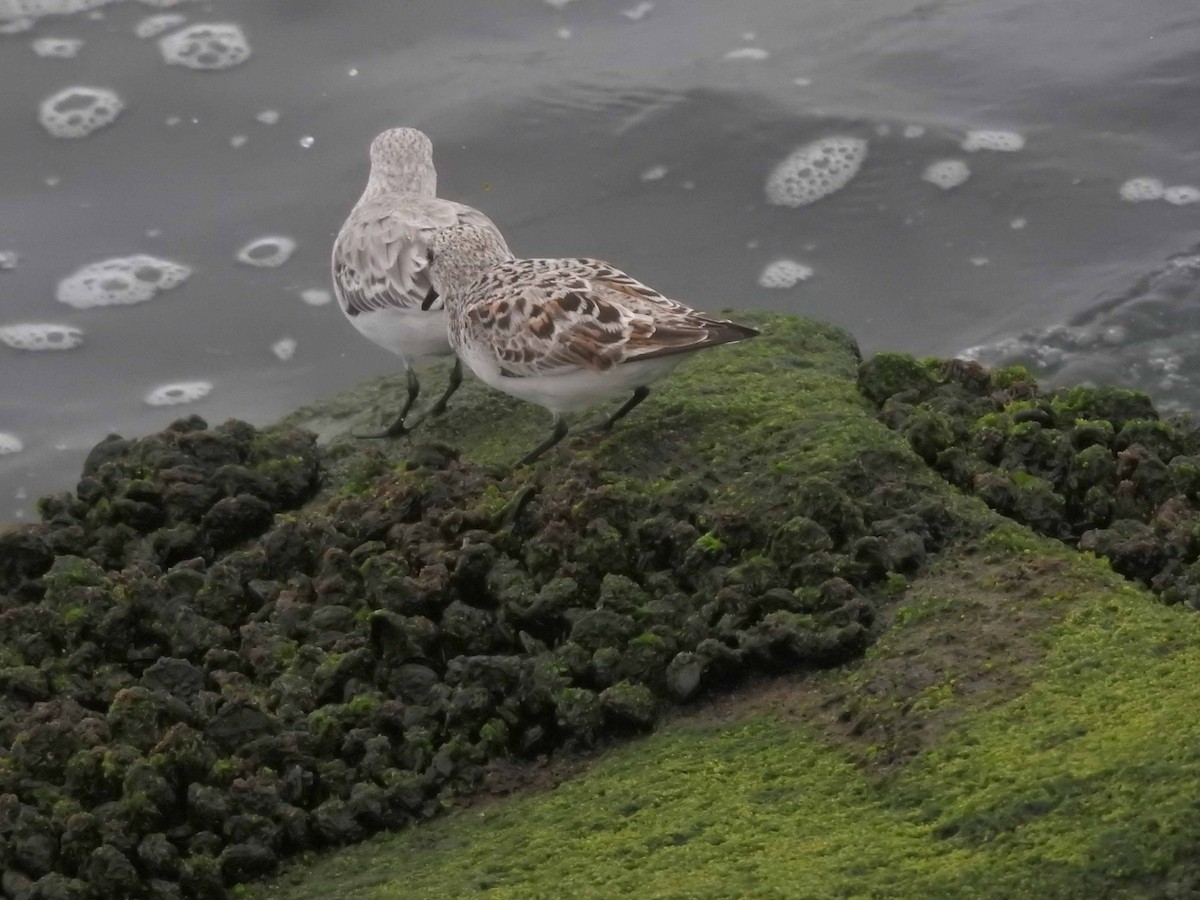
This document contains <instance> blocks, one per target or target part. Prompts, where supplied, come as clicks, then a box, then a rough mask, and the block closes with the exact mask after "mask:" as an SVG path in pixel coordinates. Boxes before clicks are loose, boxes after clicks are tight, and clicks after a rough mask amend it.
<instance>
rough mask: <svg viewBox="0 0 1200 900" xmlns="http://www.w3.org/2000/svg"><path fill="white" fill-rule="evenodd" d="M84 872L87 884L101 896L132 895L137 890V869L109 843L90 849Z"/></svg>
mask: <svg viewBox="0 0 1200 900" xmlns="http://www.w3.org/2000/svg"><path fill="white" fill-rule="evenodd" d="M85 874H86V878H87V883H88V886H89V887H90V888H91V890H92V891H93V892H95V893H97V894H98V895H99V896H101V897H132V896H134V895H135V893H136V892H137V890H138V884H139V878H138V873H137V869H135V868H134V866H133V863H131V862H130V861H129V860H128V859H127V858H126V856H125V854H123V853H121V851H120V850H118V849H117V848H116V847H113V846H112V845H110V844H105V845H103V846H100V847H97V848H96V849H95V850H94V851H92V855H91V857H90V858H89V859H88V863H87V868H86V869H85Z"/></svg>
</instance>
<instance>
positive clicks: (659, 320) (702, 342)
mask: <svg viewBox="0 0 1200 900" xmlns="http://www.w3.org/2000/svg"><path fill="white" fill-rule="evenodd" d="M472 293H473V294H474V295H475V296H476V297H479V298H481V299H480V302H477V303H473V304H471V306H470V309H469V311H468V312H467V326H468V328H469V329H471V330H472V331H473V332H475V334H476V335H479V336H480V337H483V336H484V335H486V339H487V341H488V342H489V343H491V344H492V346H493V347H494V348H495V351H496V355H497V359H498V361H499V363H500V368H501V371H502V372H503V373H504V374H506V375H509V376H513V377H524V376H531V375H554V374H562V373H566V372H569V371H573V370H576V369H580V368H585V369H592V370H598V371H603V370H606V369H610V368H612V367H613V366H614V365H619V364H621V363H625V362H631V361H634V360H641V359H653V358H655V357H660V356H667V355H671V354H676V353H685V352H688V351H690V350H695V349H698V348H700V347H703V346H707V345H709V344H716V343H727V342H729V341H732V340H738V339H740V338H743V337H748V336H750V335H752V334H754V333H755V332H754V331H753V329H748V328H742V327H741V326H733V325H731V323H728V322H722V321H718V320H715V319H712V318H709V317H708V316H705V315H704V314H703V313H698V312H696V311H695V310H693V309H691V308H689V307H687V306H684V305H683V304H682V303H679V302H677V301H675V300H671V299H670V298H668V297H664V296H663V295H662V294H660V293H658V292H657V291H655V290H653V289H652V288H649V287H647V286H646V285H644V284H642V283H641V282H640V281H638V280H637V279H636V278H632V277H630V276H629V275H626V274H625V273H624V272H622V271H620V270H619V269H614V268H613V267H612V266H610V265H608V264H607V263H604V262H601V261H599V260H591V259H569V260H540V259H530V260H514V261H512V262H507V263H502V264H500V265H498V266H496V267H494V268H493V269H491V270H490V271H489V272H488V273H487V274H486V275H484V276H483V278H482V279H481V281H480V282H478V283H476V284H475V285H474V286H473V288H472Z"/></svg>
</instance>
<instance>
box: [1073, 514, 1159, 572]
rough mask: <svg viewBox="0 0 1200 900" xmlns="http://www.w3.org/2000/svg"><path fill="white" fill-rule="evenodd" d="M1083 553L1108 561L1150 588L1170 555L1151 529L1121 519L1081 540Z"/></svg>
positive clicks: (1089, 533) (1089, 532) (1087, 534)
mask: <svg viewBox="0 0 1200 900" xmlns="http://www.w3.org/2000/svg"><path fill="white" fill-rule="evenodd" d="M1079 549H1080V550H1090V551H1092V552H1093V553H1095V554H1096V555H1098V556H1106V557H1108V560H1109V562H1110V563H1111V565H1112V567H1113V570H1114V571H1116V572H1119V573H1120V574H1122V575H1124V576H1125V577H1126V578H1136V579H1138V580H1140V581H1143V582H1145V583H1147V584H1149V583H1150V580H1151V579H1152V578H1153V577H1154V576H1155V575H1156V574H1157V573H1158V572H1159V570H1161V569H1162V568H1163V566H1165V565H1166V563H1167V560H1168V559H1169V553H1168V551H1167V548H1166V547H1165V546H1164V545H1163V543H1162V542H1161V541H1160V540H1158V539H1157V537H1156V536H1155V534H1154V530H1153V529H1152V528H1150V526H1148V525H1145V524H1143V523H1142V522H1137V521H1134V520H1132V519H1118V520H1116V521H1115V522H1113V523H1112V526H1111V527H1110V528H1102V529H1095V530H1093V531H1088V532H1085V533H1084V534H1083V536H1082V537H1080V539H1079Z"/></svg>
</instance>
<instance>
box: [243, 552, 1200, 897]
mask: <svg viewBox="0 0 1200 900" xmlns="http://www.w3.org/2000/svg"><path fill="white" fill-rule="evenodd" d="M1002 530H1003V529H1002ZM1018 537H1019V538H1020V539H1019V540H1015V539H1014V538H1018ZM984 550H985V551H986V552H987V553H989V554H990V563H991V565H992V566H993V567H995V566H1000V567H1001V568H1003V567H1018V566H1021V565H1024V564H1026V563H1028V562H1029V561H1030V559H1031V557H1032V558H1036V559H1037V560H1039V561H1041V562H1046V561H1055V562H1059V563H1062V566H1061V567H1058V568H1052V569H1051V570H1050V571H1049V572H1048V573H1047V574H1045V575H1044V576H1042V577H1041V578H1034V579H1033V581H1032V583H1030V584H1029V585H1027V592H1028V593H1030V594H1032V595H1035V596H1036V598H1037V599H1036V600H1035V601H1031V602H1036V603H1037V604H1039V605H1040V606H1041V607H1042V608H1043V610H1045V611H1046V614H1047V616H1048V621H1049V624H1047V625H1046V626H1045V627H1044V628H1043V629H1042V630H1041V631H1040V632H1039V633H1037V634H1036V635H1034V636H1033V637H1034V638H1035V643H1036V644H1037V645H1038V646H1039V648H1040V650H1039V652H1040V654H1041V656H1040V658H1039V659H1037V660H1036V661H1034V662H1031V663H1030V664H1029V665H1028V666H1027V671H1026V673H1025V675H1026V678H1027V683H1026V685H1025V686H1024V687H1023V688H1021V689H1019V690H1016V691H1001V692H1000V693H999V695H993V696H991V697H990V698H987V699H986V700H984V701H982V702H981V701H980V699H979V696H978V694H977V693H968V694H960V693H958V692H957V690H956V688H955V684H954V681H953V680H952V679H951V680H946V681H944V682H941V683H939V684H938V685H937V686H936V687H935V689H934V690H933V692H932V693H933V694H934V695H936V703H930V704H928V705H929V706H930V707H933V706H936V707H938V712H939V713H940V712H944V711H945V710H946V708H947V707H954V706H959V707H962V708H961V709H959V710H958V712H959V717H958V719H957V721H956V722H955V724H954V727H953V728H950V729H947V730H946V731H945V732H944V733H943V734H942V735H941V736H940V737H939V738H938V739H937V740H936V741H934V742H933V743H931V744H930V745H929V746H927V747H926V748H925V749H924V750H923V751H922V752H921V753H919V754H917V755H915V756H913V757H912V758H911V759H909V760H908V761H906V762H904V763H902V764H901V765H898V766H895V767H892V768H887V769H885V770H882V771H881V770H873V769H872V768H871V767H870V766H868V765H864V764H862V763H861V762H856V761H855V759H856V754H855V753H854V752H853V748H851V747H849V746H848V745H847V744H845V743H844V741H839V739H838V736H837V735H836V733H831V732H830V731H829V730H824V731H822V730H821V729H819V728H817V727H814V724H812V723H810V722H804V721H800V719H799V717H797V716H780V715H760V714H758V713H756V712H754V711H753V710H751V711H750V712H748V713H747V714H746V715H745V716H742V717H738V718H736V719H735V721H732V722H726V723H717V724H713V723H712V722H704V721H695V720H683V721H680V722H677V723H675V724H673V725H671V726H668V727H667V728H665V729H663V730H662V731H660V732H659V733H658V734H655V735H653V736H651V737H649V738H645V739H643V740H640V741H638V742H637V743H635V744H629V745H626V746H624V747H621V748H619V749H616V750H612V751H610V752H609V753H607V754H605V755H604V757H603V758H601V759H599V760H598V761H596V763H595V764H594V766H593V767H592V768H591V769H590V771H588V772H587V773H586V774H584V775H582V776H580V777H578V778H576V779H575V780H573V781H569V782H567V783H565V784H563V785H561V786H559V787H558V788H557V789H556V790H555V791H553V792H552V793H541V794H535V795H532V796H525V797H521V798H518V799H515V800H509V801H505V802H499V803H489V804H486V805H484V806H483V807H479V808H467V809H464V810H461V811H458V812H455V813H453V814H452V815H450V816H448V817H446V818H444V819H442V820H439V821H436V822H433V823H430V824H428V825H425V826H422V827H421V828H418V829H414V830H411V831H408V832H405V833H402V834H399V835H395V836H390V837H385V838H378V839H375V840H373V841H371V842H368V843H367V844H365V845H363V846H362V847H359V848H354V849H350V850H346V851H343V852H342V853H340V854H338V855H337V856H334V857H330V858H327V859H326V860H324V861H321V862H319V863H317V864H316V865H313V866H310V867H305V868H301V869H297V870H295V871H294V872H292V873H291V874H290V876H285V878H283V879H281V880H280V881H279V882H277V883H276V884H274V885H272V886H271V887H270V888H267V889H263V890H261V892H258V891H252V892H251V895H252V896H261V897H273V898H279V900H300V898H310V897H312V898H316V897H321V896H329V895H330V894H329V893H328V892H330V891H334V890H336V892H337V894H338V896H341V897H347V898H351V897H353V898H359V897H361V898H368V897H370V898H399V897H459V896H467V895H472V894H475V893H478V892H481V891H484V892H486V893H488V895H489V896H495V897H554V896H572V897H604V896H616V895H620V894H624V893H630V894H633V895H636V896H639V897H727V896H755V897H806V898H809V897H811V898H824V897H830V898H833V897H913V898H928V897H946V898H952V897H954V898H957V897H996V898H1009V897H1035V896H1036V897H1063V898H1067V897H1078V896H1083V895H1085V894H1086V895H1089V896H1097V897H1126V896H1128V897H1134V896H1139V897H1144V896H1163V897H1167V896H1180V897H1182V896H1189V895H1190V894H1189V891H1192V890H1194V889H1195V887H1196V884H1197V882H1196V881H1195V874H1196V873H1195V870H1193V869H1191V868H1189V866H1188V864H1187V863H1186V859H1187V858H1188V856H1189V854H1191V853H1193V852H1194V850H1195V848H1196V846H1197V843H1198V842H1200V814H1198V813H1197V811H1196V806H1195V801H1194V798H1195V796H1196V794H1197V790H1198V789H1200V723H1198V722H1197V721H1196V720H1195V719H1194V717H1191V716H1190V715H1188V714H1187V712H1186V711H1188V710H1192V709H1195V708H1196V704H1197V702H1198V701H1200V683H1197V682H1196V680H1195V679H1194V678H1191V677H1190V673H1193V672H1194V671H1195V670H1196V666H1197V665H1198V664H1200V619H1197V618H1195V617H1193V616H1188V615H1181V614H1180V613H1179V612H1177V611H1175V610H1172V609H1167V608H1163V607H1161V606H1158V605H1155V604H1153V603H1152V602H1149V597H1148V595H1147V593H1146V592H1145V591H1143V590H1140V589H1137V588H1134V587H1131V586H1129V585H1127V584H1125V583H1124V582H1123V581H1122V580H1121V579H1119V578H1118V577H1116V576H1114V575H1113V574H1112V573H1111V571H1109V570H1108V569H1107V567H1106V566H1104V565H1103V564H1102V563H1099V562H1097V561H1095V560H1088V559H1085V558H1082V557H1076V558H1071V557H1070V556H1064V555H1062V553H1061V550H1060V549H1059V548H1056V547H1054V546H1053V545H1052V544H1050V543H1048V542H1046V541H1044V540H1041V539H1035V538H1032V537H1031V536H1029V535H1028V533H1025V534H1023V535H1022V534H1020V532H1018V531H1016V530H1015V529H1014V530H1012V531H1010V532H1009V535H1008V536H1002V537H1000V538H998V539H989V540H987V541H985V543H984ZM927 580H929V579H918V580H917V583H916V585H915V586H914V589H913V594H914V595H916V596H918V597H919V595H920V594H921V593H922V591H923V589H924V588H923V585H924V584H925V583H926V581H927ZM986 581H987V578H986V577H984V578H981V579H979V581H978V583H976V584H975V585H974V589H975V590H977V591H979V592H986V591H989V590H992V587H991V586H990V585H988V584H987V583H986ZM1064 588H1066V589H1065V590H1064ZM1046 591H1053V592H1055V593H1053V594H1046V593H1045V592H1046ZM970 599H971V597H970V593H969V592H967V593H960V594H959V603H958V604H957V605H956V604H954V603H953V602H950V600H949V599H948V598H945V597H943V598H940V599H939V600H936V601H931V600H930V599H929V598H925V599H924V600H919V601H918V602H920V603H921V604H922V612H921V615H919V616H917V615H914V616H912V617H909V618H908V619H907V620H906V621H905V620H901V619H899V618H898V624H897V625H896V630H897V632H903V631H904V630H905V629H906V628H910V627H916V625H917V624H918V623H920V624H922V625H925V626H928V625H929V624H930V623H931V622H934V623H936V625H937V626H938V628H939V630H941V631H943V632H946V631H949V630H950V629H951V628H952V627H953V624H954V622H955V621H956V619H958V617H959V615H960V611H961V610H962V609H964V608H965V607H966V606H967V605H968V604H969V601H970ZM967 625H968V627H969V626H970V622H968V623H967ZM964 636H965V635H964ZM881 646H883V642H881ZM885 652H886V648H885ZM996 662H997V663H998V664H1000V665H1004V664H1005V661H1003V660H998V661H996ZM864 666H865V668H866V669H868V670H869V669H870V667H871V663H870V662H869V661H868V662H867V663H865V664H864ZM854 675H855V673H854V672H853V671H851V672H849V673H845V674H843V675H842V676H838V675H837V674H836V673H832V674H829V675H827V676H826V677H827V678H829V679H831V680H837V679H839V678H853V677H854ZM921 712H922V710H920V709H917V710H915V711H914V712H913V714H914V715H920V714H921ZM927 712H929V713H930V714H933V713H934V712H935V711H934V710H932V709H930V710H927Z"/></svg>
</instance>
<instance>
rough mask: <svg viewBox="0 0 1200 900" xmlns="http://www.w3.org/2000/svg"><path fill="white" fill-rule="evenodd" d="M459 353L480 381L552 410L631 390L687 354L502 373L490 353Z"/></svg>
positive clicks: (563, 410) (564, 410)
mask: <svg viewBox="0 0 1200 900" xmlns="http://www.w3.org/2000/svg"><path fill="white" fill-rule="evenodd" d="M459 355H460V356H461V357H462V361H463V362H464V363H466V365H467V367H468V368H469V369H470V370H471V371H472V372H474V373H475V375H476V376H477V377H478V378H479V379H480V380H481V381H483V382H484V383H486V384H489V385H491V386H492V387H494V388H496V390H499V391H503V392H504V393H506V394H510V395H512V396H513V397H516V398H517V399H519V400H524V401H526V402H528V403H536V404H537V405H538V406H544V407H545V408H546V409H548V410H550V411H551V412H553V413H568V412H574V411H575V410H579V409H586V408H587V407H589V406H594V405H595V404H597V403H600V402H602V401H604V400H610V399H612V398H614V397H621V396H623V395H626V394H631V393H632V392H633V390H634V389H635V388H639V387H642V386H644V385H649V384H651V383H652V382H654V381H657V380H658V379H659V378H662V377H663V376H664V375H666V374H667V373H668V372H670V371H671V370H672V369H674V368H675V367H676V366H677V365H679V364H680V363H681V362H683V358H684V357H685V356H686V355H687V354H683V353H681V354H677V355H674V356H664V357H661V358H659V359H650V360H645V361H644V362H628V363H621V364H620V365H616V366H613V367H612V368H611V369H608V370H606V371H603V372H597V371H595V370H593V369H574V370H572V371H569V372H564V373H562V374H558V375H527V376H521V377H514V376H510V375H503V374H501V372H500V367H499V366H498V365H497V363H496V358H495V356H494V355H491V354H488V353H486V352H482V351H481V348H479V347H476V346H466V347H463V348H461V350H460V352H459Z"/></svg>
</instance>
